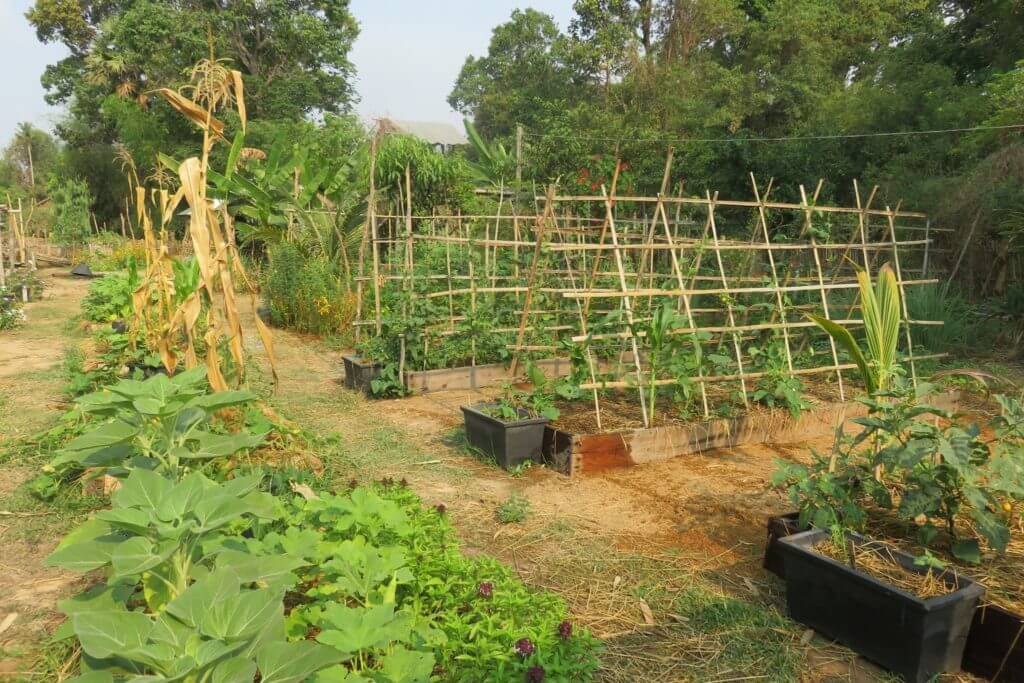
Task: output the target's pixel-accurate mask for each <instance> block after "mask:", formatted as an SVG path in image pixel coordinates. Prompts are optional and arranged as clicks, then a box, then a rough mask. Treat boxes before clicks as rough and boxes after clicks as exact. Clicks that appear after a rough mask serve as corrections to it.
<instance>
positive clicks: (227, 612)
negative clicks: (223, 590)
mask: <svg viewBox="0 0 1024 683" xmlns="http://www.w3.org/2000/svg"><path fill="white" fill-rule="evenodd" d="M283 597H284V592H283V591H273V590H248V591H243V592H241V593H239V594H237V595H234V596H231V597H230V598H227V599H222V600H219V601H218V602H215V603H212V604H210V605H207V607H206V610H205V612H204V613H203V614H202V615H201V616H200V618H199V623H198V624H197V626H198V628H199V631H200V632H201V633H203V635H205V636H207V637H210V638H215V639H217V640H239V639H242V638H250V637H252V636H255V635H256V634H257V633H259V632H260V630H262V629H263V627H264V626H265V625H266V623H267V622H268V621H269V620H270V619H271V617H273V616H274V615H275V614H276V613H278V612H283V611H284V606H283V605H282V602H281V600H282V598H283Z"/></svg>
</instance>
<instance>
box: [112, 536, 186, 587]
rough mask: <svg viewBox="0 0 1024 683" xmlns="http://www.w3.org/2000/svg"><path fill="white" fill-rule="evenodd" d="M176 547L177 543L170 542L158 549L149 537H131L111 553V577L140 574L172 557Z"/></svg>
mask: <svg viewBox="0 0 1024 683" xmlns="http://www.w3.org/2000/svg"><path fill="white" fill-rule="evenodd" d="M176 547H177V544H174V543H168V544H166V545H165V546H164V547H163V548H160V549H158V548H157V546H155V545H154V544H153V542H152V541H151V540H149V539H148V538H142V537H141V536H136V537H135V538H129V539H128V540H127V541H125V542H124V543H121V544H120V545H118V546H117V548H115V549H114V552H112V553H111V554H110V564H111V565H112V567H113V570H114V571H113V573H112V574H111V577H112V578H115V579H117V578H122V577H129V576H138V575H140V574H142V573H143V572H144V571H146V570H148V569H152V568H153V567H156V566H157V565H159V564H160V563H161V562H163V561H164V560H166V559H167V558H168V557H170V555H171V553H172V552H174V549H175V548H176Z"/></svg>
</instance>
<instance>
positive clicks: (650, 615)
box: [640, 598, 654, 626]
mask: <svg viewBox="0 0 1024 683" xmlns="http://www.w3.org/2000/svg"><path fill="white" fill-rule="evenodd" d="M640 611H641V612H643V615H644V623H645V624H647V625H648V626H654V612H652V611H651V607H650V605H648V604H647V601H646V600H644V599H642V598H641V600H640Z"/></svg>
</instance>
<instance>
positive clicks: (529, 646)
mask: <svg viewBox="0 0 1024 683" xmlns="http://www.w3.org/2000/svg"><path fill="white" fill-rule="evenodd" d="M534 650H536V648H535V647H534V646H533V641H532V640H530V639H529V638H520V639H519V640H517V641H516V652H518V653H519V656H520V657H523V658H526V657H529V656H530V655H532V654H533V652H534Z"/></svg>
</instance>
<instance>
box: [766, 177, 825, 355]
mask: <svg viewBox="0 0 1024 683" xmlns="http://www.w3.org/2000/svg"><path fill="white" fill-rule="evenodd" d="M750 184H751V186H752V187H753V188H754V199H756V200H757V204H758V206H757V213H758V223H759V224H760V226H761V235H762V237H764V243H765V244H766V245H770V244H771V239H770V238H769V237H768V219H767V215H766V213H765V208H764V201H763V199H765V200H766V199H767V198H768V193H769V192H771V189H772V188H771V183H770V182H769V183H768V190H767V192H765V195H764V197H763V198H762V197H761V192H760V191H759V190H758V187H757V179H756V178H755V177H754V174H753V173H751V174H750ZM802 189H803V188H802V187H801V190H802ZM751 241H752V242H753V240H751ZM766 252H767V254H768V265H769V267H770V269H771V272H772V284H774V285H775V305H776V306H778V313H779V320H781V321H782V342H783V345H784V347H785V349H786V367H788V368H789V371H790V372H793V354H792V353H791V352H790V350H789V331H788V330H787V329H786V306H785V304H784V303H783V298H782V292H781V291H780V290H779V271H778V270H777V269H776V267H775V256H774V255H773V254H772V250H771V249H767V250H766ZM750 253H753V252H750ZM815 256H817V252H815Z"/></svg>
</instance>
